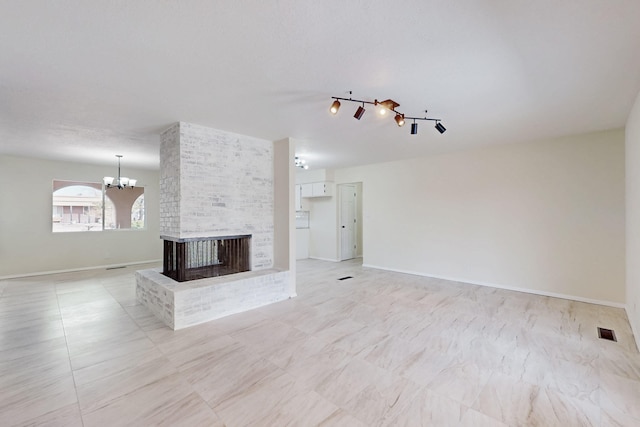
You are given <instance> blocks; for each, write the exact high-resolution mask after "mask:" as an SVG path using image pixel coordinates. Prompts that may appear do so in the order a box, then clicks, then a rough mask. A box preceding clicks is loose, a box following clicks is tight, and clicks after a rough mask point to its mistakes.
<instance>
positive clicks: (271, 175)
mask: <svg viewBox="0 0 640 427" xmlns="http://www.w3.org/2000/svg"><path fill="white" fill-rule="evenodd" d="M293 153H294V148H293V142H291V141H289V140H288V139H287V140H283V141H277V142H275V143H274V142H271V141H267V140H262V139H258V138H252V137H248V136H244V135H238V134H233V133H229V132H224V131H220V130H216V129H211V128H207V127H204V126H198V125H194V124H190V123H184V122H179V123H176V124H175V125H174V126H172V127H171V128H169V129H167V130H166V131H165V132H163V133H162V135H161V143H160V234H161V238H163V239H165V240H170V241H173V242H185V241H191V240H193V239H206V238H208V239H210V238H225V237H227V236H237V235H250V236H251V239H250V241H251V247H250V270H251V271H248V272H245V273H237V274H231V275H228V276H221V277H211V278H206V279H199V280H192V281H188V282H182V283H179V282H176V281H174V280H172V279H171V278H169V277H166V276H164V275H162V269H150V270H143V271H139V272H137V273H136V281H137V287H136V293H137V298H138V300H139V301H140V302H142V303H143V304H145V305H146V306H147V307H148V308H149V309H150V310H151V311H153V312H154V313H155V314H156V315H157V316H158V317H159V318H160V319H162V320H163V321H164V322H165V323H166V324H167V325H168V326H170V327H171V328H173V329H180V328H183V327H187V326H191V325H195V324H198V323H202V322H206V321H209V320H213V319H216V318H219V317H223V316H226V315H229V314H233V313H237V312H240V311H245V310H249V309H252V308H256V307H259V306H262V305H266V304H270V303H273V302H276V301H281V300H284V299H287V298H290V297H292V296H295V272H294V268H295V267H294V266H295V264H294V263H295V260H294V258H295V257H294V256H293V257H292V256H291V254H295V248H292V247H291V242H292V241H293V239H292V238H291V235H292V234H291V232H292V231H293V230H292V228H293V227H291V224H292V221H293V215H294V214H293V210H294V209H293V203H292V198H293V196H292V195H293V192H292V191H291V187H292V186H293V182H292V177H293V174H294V173H293V166H292V165H293V155H294V154H293ZM165 261H166V259H165Z"/></svg>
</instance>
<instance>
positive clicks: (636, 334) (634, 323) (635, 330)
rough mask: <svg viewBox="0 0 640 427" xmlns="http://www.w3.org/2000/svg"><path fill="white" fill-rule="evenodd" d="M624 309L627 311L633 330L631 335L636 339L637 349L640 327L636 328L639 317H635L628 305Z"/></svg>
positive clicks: (639, 347)
mask: <svg viewBox="0 0 640 427" xmlns="http://www.w3.org/2000/svg"><path fill="white" fill-rule="evenodd" d="M625 311H626V312H627V318H628V319H629V323H630V324H631V332H633V337H634V338H635V340H636V346H637V347H638V350H640V329H638V328H640V319H636V316H635V313H634V312H633V310H631V307H629V306H628V305H627V306H625Z"/></svg>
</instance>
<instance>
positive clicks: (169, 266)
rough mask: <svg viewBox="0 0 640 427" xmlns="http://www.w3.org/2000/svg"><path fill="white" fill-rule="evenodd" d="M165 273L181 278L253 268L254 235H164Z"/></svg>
mask: <svg viewBox="0 0 640 427" xmlns="http://www.w3.org/2000/svg"><path fill="white" fill-rule="evenodd" d="M163 240H164V256H163V262H162V274H164V275H165V276H167V277H171V278H172V279H173V280H175V281H178V282H186V281H189V280H197V279H205V278H207V277H217V276H225V275H228V274H235V273H241V272H243V271H249V270H251V267H250V260H251V256H250V249H251V236H250V235H246V236H229V237H205V238H194V239H180V240H177V241H174V240H168V239H167V238H164V237H163Z"/></svg>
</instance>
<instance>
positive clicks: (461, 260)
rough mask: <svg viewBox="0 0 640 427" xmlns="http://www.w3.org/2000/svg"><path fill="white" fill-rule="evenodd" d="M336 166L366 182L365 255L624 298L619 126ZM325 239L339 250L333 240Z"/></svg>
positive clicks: (499, 281) (419, 269)
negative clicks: (391, 160) (411, 157)
mask: <svg viewBox="0 0 640 427" xmlns="http://www.w3.org/2000/svg"><path fill="white" fill-rule="evenodd" d="M636 158H638V156H636ZM334 177H335V182H336V183H337V184H339V183H347V182H363V205H364V206H363V215H364V218H363V222H364V224H363V234H364V241H363V247H364V260H363V262H364V264H365V265H369V266H374V267H378V268H383V269H390V270H397V271H405V272H414V273H417V274H422V275H427V276H435V277H443V278H450V279H454V280H460V281H465V282H470V283H479V284H488V285H492V286H498V287H506V288H514V289H520V290H528V291H533V292H536V293H541V294H547V295H564V296H570V297H573V298H575V299H580V300H586V301H593V302H597V301H599V302H610V303H613V304H614V305H616V304H617V305H622V304H623V303H624V301H625V285H624V283H625V234H624V233H625V207H624V206H625V190H624V178H625V176H624V133H623V131H622V130H616V131H607V132H599V133H592V134H586V135H577V136H571V137H566V138H561V139H556V140H550V141H538V142H533V143H527V144H513V145H506V146H498V147H490V148H485V149H481V150H474V151H464V152H457V153H450V154H445V155H439V156H432V157H426V158H421V159H413V160H407V161H399V162H391V163H383V164H376V165H369V166H363V167H357V168H348V169H340V170H336V171H335V174H334ZM639 202H640V196H639ZM314 210H315V206H314ZM327 223H328V224H327V225H328V226H329V227H331V226H332V225H333V224H330V221H327ZM331 230H335V227H333V228H329V229H328V231H331ZM323 244H324V247H323V248H321V250H322V251H324V253H333V252H332V251H334V250H335V249H334V248H335V247H336V243H334V242H332V241H330V242H323ZM316 249H317V248H316Z"/></svg>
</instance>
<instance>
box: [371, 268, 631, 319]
mask: <svg viewBox="0 0 640 427" xmlns="http://www.w3.org/2000/svg"><path fill="white" fill-rule="evenodd" d="M362 266H363V267H366V268H375V269H377V270H385V271H393V272H395V273H405V274H413V275H414V276H423V277H433V278H434V279H443V280H451V281H453V282H461V283H468V284H470V285H478V286H487V287H490V288H496V289H504V290H507V291H516V292H524V293H527V294H534V295H541V296H545V297H553V298H561V299H567V300H571V301H578V302H585V303H589V304H598V305H605V306H608V307H615V308H625V309H626V306H625V304H623V303H619V302H613V301H604V300H597V299H591V298H583V297H579V296H575V295H566V294H559V293H556V292H547V291H542V290H537V289H527V288H518V287H515V286H505V285H498V284H495V283H488V282H478V281H475V280H474V281H472V280H469V279H460V278H457V277H445V276H438V275H435V274H427V273H421V272H417V271H408V270H399V269H394V268H388V267H380V266H376V265H371V264H362ZM627 313H628V311H627Z"/></svg>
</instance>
